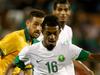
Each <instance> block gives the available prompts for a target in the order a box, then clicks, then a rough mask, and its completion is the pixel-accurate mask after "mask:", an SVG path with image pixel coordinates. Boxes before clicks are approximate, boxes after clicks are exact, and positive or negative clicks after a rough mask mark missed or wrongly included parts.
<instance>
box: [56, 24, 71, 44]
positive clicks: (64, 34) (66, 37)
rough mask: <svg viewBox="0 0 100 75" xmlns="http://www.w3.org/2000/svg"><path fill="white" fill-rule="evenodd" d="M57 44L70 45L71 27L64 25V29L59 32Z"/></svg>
mask: <svg viewBox="0 0 100 75" xmlns="http://www.w3.org/2000/svg"><path fill="white" fill-rule="evenodd" d="M58 42H62V43H63V42H70V43H72V29H71V27H69V26H67V25H65V26H64V28H63V29H62V30H61V33H60V35H59V39H58Z"/></svg>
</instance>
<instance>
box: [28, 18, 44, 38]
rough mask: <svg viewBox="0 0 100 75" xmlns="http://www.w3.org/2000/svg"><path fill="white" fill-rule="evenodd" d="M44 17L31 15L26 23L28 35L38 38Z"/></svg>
mask: <svg viewBox="0 0 100 75" xmlns="http://www.w3.org/2000/svg"><path fill="white" fill-rule="evenodd" d="M43 20H44V18H40V17H33V18H32V19H31V20H29V21H28V23H27V28H28V29H29V33H30V36H31V37H32V38H38V37H39V36H40V33H41V24H42V22H43Z"/></svg>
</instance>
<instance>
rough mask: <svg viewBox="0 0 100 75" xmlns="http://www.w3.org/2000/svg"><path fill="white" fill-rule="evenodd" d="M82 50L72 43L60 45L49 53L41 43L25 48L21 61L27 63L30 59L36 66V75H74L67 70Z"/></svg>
mask: <svg viewBox="0 0 100 75" xmlns="http://www.w3.org/2000/svg"><path fill="white" fill-rule="evenodd" d="M81 50H82V49H81V48H78V47H77V46H75V45H73V44H70V43H63V44H61V43H58V44H57V45H56V47H55V48H54V49H53V50H52V51H48V50H47V49H46V48H45V47H44V46H43V44H42V42H39V43H36V44H33V45H32V46H27V47H25V48H24V49H23V50H22V51H21V52H20V54H19V59H20V60H22V61H24V62H25V59H26V58H29V60H30V62H31V64H33V65H34V75H69V74H70V75H74V74H73V73H71V71H67V70H66V68H68V67H69V66H70V65H71V64H72V60H73V59H76V58H77V57H78V56H79V54H80V52H81ZM69 69H70V67H69ZM70 70H71V69H70Z"/></svg>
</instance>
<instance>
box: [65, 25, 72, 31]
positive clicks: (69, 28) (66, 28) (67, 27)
mask: <svg viewBox="0 0 100 75" xmlns="http://www.w3.org/2000/svg"><path fill="white" fill-rule="evenodd" d="M64 29H65V30H72V28H71V27H70V26H68V25H65V27H64Z"/></svg>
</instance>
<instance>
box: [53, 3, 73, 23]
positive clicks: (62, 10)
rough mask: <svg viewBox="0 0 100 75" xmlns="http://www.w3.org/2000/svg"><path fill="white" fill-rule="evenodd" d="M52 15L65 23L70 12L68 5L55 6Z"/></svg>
mask: <svg viewBox="0 0 100 75" xmlns="http://www.w3.org/2000/svg"><path fill="white" fill-rule="evenodd" d="M53 14H54V15H56V16H57V17H58V18H59V20H60V21H64V22H66V21H67V20H68V19H69V17H70V15H71V11H70V10H69V5H68V4H57V7H56V9H55V10H53Z"/></svg>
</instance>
